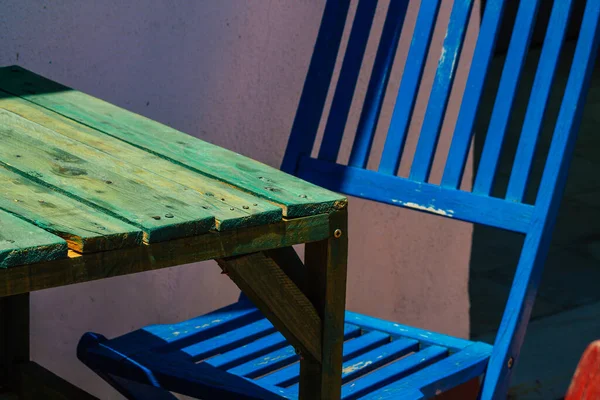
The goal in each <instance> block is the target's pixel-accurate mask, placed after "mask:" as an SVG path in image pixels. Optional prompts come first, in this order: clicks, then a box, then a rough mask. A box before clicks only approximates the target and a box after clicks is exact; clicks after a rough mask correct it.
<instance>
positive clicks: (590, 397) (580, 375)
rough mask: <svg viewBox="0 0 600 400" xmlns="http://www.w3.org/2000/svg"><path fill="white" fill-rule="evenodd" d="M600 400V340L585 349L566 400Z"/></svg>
mask: <svg viewBox="0 0 600 400" xmlns="http://www.w3.org/2000/svg"><path fill="white" fill-rule="evenodd" d="M598 399H600V340H597V341H595V342H593V343H592V344H590V345H589V346H588V347H587V349H585V352H584V353H583V356H581V360H579V364H578V365H577V369H576V370H575V375H573V380H572V381H571V385H570V386H569V390H568V391H567V396H566V397H565V400H598Z"/></svg>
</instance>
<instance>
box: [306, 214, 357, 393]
mask: <svg viewBox="0 0 600 400" xmlns="http://www.w3.org/2000/svg"><path fill="white" fill-rule="evenodd" d="M330 221H331V223H330V227H331V231H332V236H331V237H330V238H329V239H327V240H322V241H319V242H314V243H307V244H306V249H305V264H306V269H307V271H306V272H307V278H308V282H310V283H311V284H310V285H307V288H306V295H307V296H308V298H309V299H310V300H311V301H312V303H313V304H314V306H315V308H316V310H317V313H318V314H319V316H320V317H321V320H322V326H323V328H322V337H321V351H322V353H321V354H322V355H321V362H317V361H315V360H313V359H310V358H307V357H305V358H304V359H303V360H301V362H300V392H299V394H300V399H311V400H312V399H315V400H317V399H322V400H325V399H328V400H329V399H339V398H340V396H341V385H342V351H343V350H342V348H343V344H344V339H343V337H344V313H345V305H346V271H347V260H348V229H347V228H348V215H347V211H346V210H342V211H339V212H336V213H333V214H331V218H330Z"/></svg>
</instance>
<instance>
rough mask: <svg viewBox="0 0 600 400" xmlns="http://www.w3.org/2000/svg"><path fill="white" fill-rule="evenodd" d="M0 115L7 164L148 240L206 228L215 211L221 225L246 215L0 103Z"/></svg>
mask: <svg viewBox="0 0 600 400" xmlns="http://www.w3.org/2000/svg"><path fill="white" fill-rule="evenodd" d="M0 121H1V123H0V136H1V137H2V140H3V146H2V148H0V155H1V156H2V159H3V160H5V161H6V160H10V166H11V167H12V169H14V170H18V171H20V173H23V174H26V175H27V177H28V178H30V179H35V180H36V181H39V182H43V183H44V184H47V185H49V186H52V187H53V188H54V189H56V190H61V191H62V192H64V193H65V194H68V195H70V196H72V197H75V198H77V199H78V200H79V201H85V202H87V203H89V204H91V205H94V206H96V207H99V208H101V209H102V210H104V211H105V212H108V213H111V214H112V215H113V216H117V217H120V218H122V219H124V220H126V221H128V222H130V223H132V224H134V225H135V226H139V227H140V228H142V230H143V231H144V234H145V240H146V241H148V242H152V241H159V240H167V239H172V238H175V237H183V236H192V235H197V234H200V233H203V232H206V231H208V230H209V229H211V228H213V227H214V225H215V218H214V216H215V214H217V215H219V218H220V221H219V222H220V224H219V225H218V226H217V227H218V228H220V229H228V228H232V227H236V226H237V225H239V222H240V221H243V220H244V219H245V218H246V217H247V216H248V214H247V213H245V212H242V210H240V211H239V212H238V211H235V210H234V211H230V210H229V208H228V207H221V208H220V209H219V210H218V213H217V212H216V210H215V208H216V207H215V206H214V203H209V202H207V201H206V200H205V199H204V198H203V197H202V196H201V195H200V194H199V193H197V192H195V191H193V190H187V188H186V187H184V186H182V185H179V184H177V183H175V182H173V181H170V180H167V179H164V178H162V177H160V176H158V175H156V174H153V173H151V172H149V171H147V170H145V169H143V168H139V167H135V166H132V165H130V164H128V163H126V162H123V161H121V160H119V159H116V158H114V157H112V156H111V155H110V154H106V153H103V152H100V151H98V150H96V149H94V148H91V147H89V146H86V145H84V144H82V143H80V142H77V141H74V140H71V139H68V138H66V137H64V136H62V135H60V134H58V133H56V132H54V131H52V130H50V129H47V128H44V127H43V126H41V125H38V124H35V123H33V122H31V121H28V120H26V119H24V118H22V117H21V116H19V115H17V114H14V113H11V112H9V111H6V110H3V109H0ZM17 154H18V155H21V157H16V156H15V155H17ZM203 206H204V207H209V209H204V208H203ZM167 214H170V215H173V216H174V218H170V217H169V216H168V215H167Z"/></svg>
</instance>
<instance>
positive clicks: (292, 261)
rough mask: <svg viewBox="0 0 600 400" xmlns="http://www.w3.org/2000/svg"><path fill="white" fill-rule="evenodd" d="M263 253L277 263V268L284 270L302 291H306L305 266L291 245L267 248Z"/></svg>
mask: <svg viewBox="0 0 600 400" xmlns="http://www.w3.org/2000/svg"><path fill="white" fill-rule="evenodd" d="M265 254H266V255H267V256H268V257H269V258H272V259H273V261H275V263H277V265H278V266H279V268H281V270H282V271H283V272H285V274H286V275H287V276H288V277H289V278H290V279H291V280H292V282H294V283H295V284H296V286H298V288H299V289H300V290H301V291H302V292H303V293H306V290H307V289H306V288H307V286H308V278H307V276H306V268H305V267H304V263H303V262H302V260H300V257H299V256H298V254H297V253H296V250H294V248H293V247H282V248H279V249H273V250H268V251H265Z"/></svg>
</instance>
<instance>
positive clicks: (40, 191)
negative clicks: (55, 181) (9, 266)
mask: <svg viewBox="0 0 600 400" xmlns="http://www.w3.org/2000/svg"><path fill="white" fill-rule="evenodd" d="M0 209H3V210H6V211H9V212H11V213H13V214H15V215H19V216H20V217H21V218H22V219H24V220H27V221H28V222H29V223H31V224H33V225H37V226H39V227H40V228H42V229H45V230H47V231H49V232H51V233H53V234H55V235H56V236H60V237H62V238H63V239H64V240H66V241H67V243H68V245H69V248H70V249H72V250H75V251H78V252H80V253H88V252H93V251H105V250H113V249H118V248H121V247H131V246H135V245H139V244H140V243H141V241H142V231H141V230H139V229H137V228H135V227H133V226H131V225H129V224H126V223H125V222H123V221H120V220H118V219H116V218H113V217H111V216H109V215H106V214H104V213H102V212H100V211H98V210H97V209H95V208H92V207H89V206H87V205H85V204H82V203H80V202H78V201H75V200H73V199H71V198H69V197H67V196H64V195H61V194H60V193H58V192H55V191H53V190H52V189H50V188H48V187H46V186H43V185H38V184H36V183H35V182H33V181H31V180H29V179H27V178H25V177H23V176H21V175H19V174H16V173H14V172H12V171H9V170H8V169H6V168H5V167H3V166H0ZM64 256H65V257H66V251H65V252H64Z"/></svg>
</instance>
